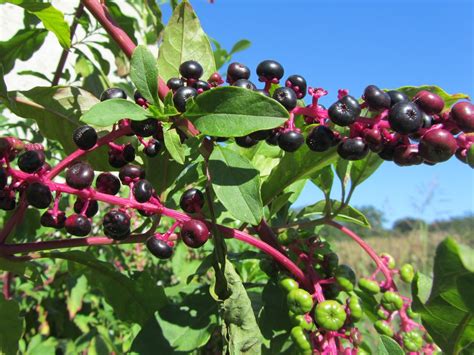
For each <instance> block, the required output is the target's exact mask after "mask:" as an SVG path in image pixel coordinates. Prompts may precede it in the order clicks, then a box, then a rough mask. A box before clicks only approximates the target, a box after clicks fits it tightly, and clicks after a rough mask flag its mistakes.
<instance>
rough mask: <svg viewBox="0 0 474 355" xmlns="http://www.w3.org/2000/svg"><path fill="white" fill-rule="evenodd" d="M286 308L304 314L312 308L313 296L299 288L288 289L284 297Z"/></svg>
mask: <svg viewBox="0 0 474 355" xmlns="http://www.w3.org/2000/svg"><path fill="white" fill-rule="evenodd" d="M286 301H287V303H288V308H289V310H290V311H292V312H293V313H295V314H305V313H308V312H309V311H311V309H312V308H313V298H312V297H311V295H310V294H309V293H308V292H306V291H305V290H303V289H301V288H297V289H295V290H292V291H290V293H288V296H287V297H286Z"/></svg>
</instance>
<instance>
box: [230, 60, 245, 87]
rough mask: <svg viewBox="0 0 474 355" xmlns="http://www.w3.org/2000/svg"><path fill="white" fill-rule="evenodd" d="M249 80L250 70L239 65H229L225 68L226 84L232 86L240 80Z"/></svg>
mask: <svg viewBox="0 0 474 355" xmlns="http://www.w3.org/2000/svg"><path fill="white" fill-rule="evenodd" d="M248 78H250V69H249V68H248V67H247V66H245V65H243V64H240V63H231V64H229V66H228V67H227V82H228V83H229V84H232V83H233V82H235V81H237V80H240V79H248Z"/></svg>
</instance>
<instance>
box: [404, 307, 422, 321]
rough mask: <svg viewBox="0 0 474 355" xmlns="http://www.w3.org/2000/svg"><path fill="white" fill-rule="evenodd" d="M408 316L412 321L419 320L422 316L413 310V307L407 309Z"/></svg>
mask: <svg viewBox="0 0 474 355" xmlns="http://www.w3.org/2000/svg"><path fill="white" fill-rule="evenodd" d="M407 316H408V317H409V318H411V319H418V318H419V317H420V315H419V314H418V313H416V312H414V311H413V309H411V307H408V308H407Z"/></svg>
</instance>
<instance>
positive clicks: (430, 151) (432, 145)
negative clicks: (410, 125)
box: [418, 128, 458, 163]
mask: <svg viewBox="0 0 474 355" xmlns="http://www.w3.org/2000/svg"><path fill="white" fill-rule="evenodd" d="M457 148H458V145H457V143H456V138H454V137H453V135H452V134H451V133H450V132H449V131H447V130H445V129H442V128H438V129H433V130H429V131H428V132H426V133H425V134H424V135H423V137H421V140H420V143H419V146H418V149H419V152H420V155H421V156H422V157H423V159H425V160H427V161H429V162H432V163H440V162H443V161H446V160H448V159H449V158H451V157H452V156H453V154H454V153H455V152H456V149H457Z"/></svg>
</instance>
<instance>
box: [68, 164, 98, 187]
mask: <svg viewBox="0 0 474 355" xmlns="http://www.w3.org/2000/svg"><path fill="white" fill-rule="evenodd" d="M93 180H94V170H93V169H92V167H91V166H90V165H89V164H87V163H84V162H77V163H75V164H73V165H71V166H70V167H69V169H68V170H67V172H66V183H67V184H68V185H69V186H71V187H73V188H75V189H79V190H82V189H85V188H87V187H89V186H91V185H92V181H93Z"/></svg>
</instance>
